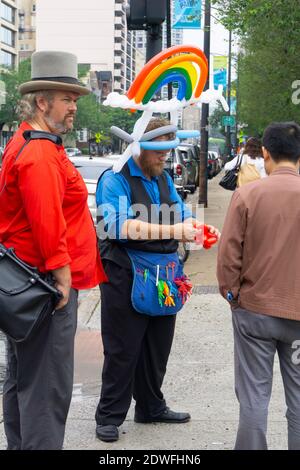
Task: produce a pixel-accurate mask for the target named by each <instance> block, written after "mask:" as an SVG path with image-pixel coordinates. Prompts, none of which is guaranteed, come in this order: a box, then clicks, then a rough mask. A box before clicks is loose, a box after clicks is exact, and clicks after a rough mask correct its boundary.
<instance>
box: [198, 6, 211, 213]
mask: <svg viewBox="0 0 300 470" xmlns="http://www.w3.org/2000/svg"><path fill="white" fill-rule="evenodd" d="M210 12H211V4H210V0H205V20H204V54H205V55H206V57H207V60H208V78H207V82H206V85H205V87H204V90H207V89H208V88H209V65H210V25H211V23H210V21H211V16H210ZM208 117H209V104H203V105H202V111H201V144H200V145H201V148H200V162H199V165H200V168H199V198H198V203H199V204H204V207H207V205H208V202H207V155H208Z"/></svg>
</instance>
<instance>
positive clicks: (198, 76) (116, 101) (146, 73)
mask: <svg viewBox="0 0 300 470" xmlns="http://www.w3.org/2000/svg"><path fill="white" fill-rule="evenodd" d="M207 77H208V62H207V59H206V57H205V55H204V53H203V52H202V50H201V49H199V48H197V47H195V46H185V45H181V46H174V47H170V48H168V49H166V50H164V51H162V52H160V53H159V54H157V55H156V56H155V57H153V58H152V59H151V60H150V61H149V62H147V64H145V66H144V67H143V69H142V70H141V72H140V73H139V74H138V75H137V77H136V78H135V80H134V81H133V83H132V85H131V86H130V88H129V90H128V92H127V94H126V95H119V93H115V92H113V93H110V94H109V95H108V96H107V99H106V100H105V101H104V103H103V104H104V105H105V106H112V107H119V108H123V109H130V110H131V111H132V112H135V111H136V110H140V111H143V114H142V116H141V118H140V119H138V121H137V122H136V123H135V126H134V129H133V132H132V134H131V135H129V134H128V133H127V132H125V131H123V130H122V129H119V128H118V127H115V126H113V127H112V128H111V131H112V132H113V133H114V134H115V135H117V136H118V137H120V138H121V139H123V140H125V141H126V142H127V143H128V144H129V146H128V147H127V149H126V150H125V152H124V153H123V155H122V156H121V158H120V159H119V160H118V161H117V162H116V163H115V164H114V167H113V170H114V172H118V171H120V170H121V169H122V168H123V166H124V164H125V163H126V162H127V160H128V159H129V158H130V157H131V156H138V155H140V151H141V148H143V149H148V150H151V149H153V150H166V149H171V148H175V147H177V146H178V145H179V143H180V140H179V139H187V138H189V137H199V135H200V133H199V131H195V130H193V131H179V130H178V127H177V126H178V118H179V111H180V110H182V109H183V108H185V107H187V106H190V105H196V106H199V107H200V106H201V104H202V103H210V102H212V101H217V100H218V101H220V102H221V104H222V106H223V108H224V110H225V111H228V109H229V108H228V105H227V102H226V100H225V99H224V97H223V95H222V93H223V87H222V86H219V89H218V90H214V89H209V90H206V91H204V92H203V89H204V86H205V84H206V81H207ZM173 82H177V83H178V92H177V96H176V97H175V98H172V99H171V100H158V101H152V98H153V96H154V95H155V94H156V93H157V92H158V91H159V90H160V89H161V88H162V87H163V86H164V85H167V84H168V83H173ZM153 113H170V115H171V119H170V120H171V125H170V126H164V127H161V128H159V129H155V130H153V131H150V132H147V133H146V134H145V129H146V127H147V125H148V123H149V122H150V120H151V118H152V115H153ZM171 132H175V133H176V139H174V140H171V141H154V142H151V140H152V139H155V138H156V137H159V136H161V135H165V134H167V133H171Z"/></svg>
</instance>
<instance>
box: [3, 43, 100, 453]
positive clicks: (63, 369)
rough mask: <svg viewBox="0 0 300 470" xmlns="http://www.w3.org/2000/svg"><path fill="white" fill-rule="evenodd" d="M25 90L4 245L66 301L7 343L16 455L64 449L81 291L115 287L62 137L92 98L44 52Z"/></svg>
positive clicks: (7, 400)
mask: <svg viewBox="0 0 300 470" xmlns="http://www.w3.org/2000/svg"><path fill="white" fill-rule="evenodd" d="M20 92H21V94H22V95H23V96H22V101H21V103H20V117H21V119H22V121H23V122H22V123H21V125H20V127H19V129H18V131H17V132H16V134H15V135H14V137H13V138H12V139H11V140H10V142H9V143H8V145H7V147H6V149H5V152H4V155H3V165H2V170H1V173H0V243H3V244H4V245H5V246H6V247H13V248H14V249H15V251H16V254H17V256H19V257H20V258H21V259H22V260H24V261H25V262H27V263H28V264H30V265H32V266H36V267H37V268H38V269H39V270H40V271H41V272H51V273H52V275H53V277H54V278H55V280H56V287H57V288H58V289H59V290H60V291H61V292H62V294H63V297H62V299H61V301H60V303H59V304H58V306H57V311H56V312H55V314H54V315H53V316H52V317H51V318H50V319H48V320H46V321H45V322H44V323H43V325H42V326H41V328H40V329H39V330H38V332H37V333H36V335H35V336H34V337H33V338H31V339H30V341H28V342H24V343H16V342H14V341H12V340H10V339H8V373H7V378H6V381H5V384H4V391H3V416H4V425H5V433H6V437H7V442H8V449H35V450H37V449H61V448H62V445H63V439H64V431H65V423H66V419H67V414H68V410H69V405H70V401H71V396H72V386H73V362H74V361H73V356H74V337H75V331H76V317H77V297H78V289H88V288H91V287H94V286H96V285H98V284H100V283H101V282H103V281H105V280H106V276H105V273H104V271H103V268H102V264H101V260H100V257H99V253H98V250H97V242H96V233H95V230H94V226H93V221H92V218H91V215H90V213H89V209H88V206H87V197H88V193H87V189H86V186H85V184H84V181H83V180H82V177H81V176H80V174H79V173H78V171H77V170H76V169H75V167H74V166H73V164H72V163H71V162H70V160H69V159H68V157H67V155H66V154H65V151H64V147H63V145H62V140H61V137H60V136H61V135H62V134H65V133H67V132H68V131H70V130H72V128H73V122H74V118H75V114H76V110H77V105H76V103H77V100H78V98H79V97H80V96H81V95H86V94H88V93H89V90H87V89H86V88H85V87H84V86H83V85H81V84H80V82H79V81H78V79H77V59H76V56H74V55H73V54H69V53H65V52H54V51H41V52H36V53H35V54H33V56H32V80H31V81H29V82H27V83H24V84H23V85H21V86H20ZM36 131H39V132H36ZM41 132H42V134H41Z"/></svg>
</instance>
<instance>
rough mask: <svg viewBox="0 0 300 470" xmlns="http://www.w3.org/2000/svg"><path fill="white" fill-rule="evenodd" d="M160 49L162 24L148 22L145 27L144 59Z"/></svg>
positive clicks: (148, 58)
mask: <svg viewBox="0 0 300 470" xmlns="http://www.w3.org/2000/svg"><path fill="white" fill-rule="evenodd" d="M161 50H162V25H160V24H150V25H149V26H148V29H147V52H146V61H147V62H148V61H149V60H150V59H152V57H154V56H155V55H156V54H158V53H159V52H161Z"/></svg>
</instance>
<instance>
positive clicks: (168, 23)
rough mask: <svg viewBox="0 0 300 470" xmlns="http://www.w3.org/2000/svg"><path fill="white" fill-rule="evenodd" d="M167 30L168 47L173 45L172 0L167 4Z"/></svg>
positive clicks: (170, 96)
mask: <svg viewBox="0 0 300 470" xmlns="http://www.w3.org/2000/svg"><path fill="white" fill-rule="evenodd" d="M166 31H167V48H169V47H171V46H172V29H171V0H167V4H166ZM172 95H173V92H172V83H168V100H171V99H172Z"/></svg>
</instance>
